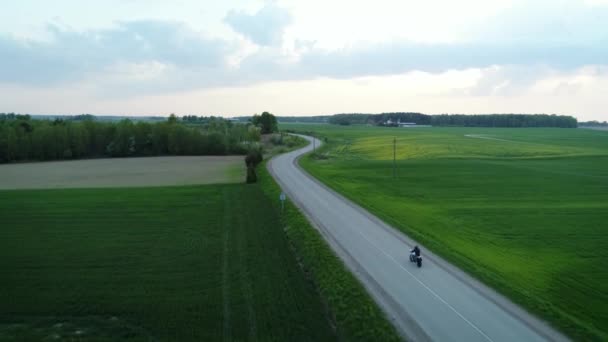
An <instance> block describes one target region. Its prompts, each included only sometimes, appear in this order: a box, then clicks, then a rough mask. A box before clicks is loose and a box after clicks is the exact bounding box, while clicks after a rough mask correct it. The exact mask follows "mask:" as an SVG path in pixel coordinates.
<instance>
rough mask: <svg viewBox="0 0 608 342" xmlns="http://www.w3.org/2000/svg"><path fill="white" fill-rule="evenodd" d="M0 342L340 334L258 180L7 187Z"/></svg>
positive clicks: (0, 198) (0, 194)
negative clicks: (253, 182)
mask: <svg viewBox="0 0 608 342" xmlns="http://www.w3.org/2000/svg"><path fill="white" fill-rule="evenodd" d="M0 217H1V220H2V221H1V224H0V340H2V341H27V340H33V341H41V340H57V339H64V340H74V341H80V340H86V341H106V340H107V341H114V340H119V339H120V340H133V341H138V340H141V341H211V340H225V341H229V340H277V341H287V340H294V339H295V340H314V341H321V340H335V339H336V336H335V333H334V331H333V329H332V327H331V324H330V320H329V319H328V314H327V312H326V311H327V310H326V308H325V305H324V304H323V301H322V300H321V297H320V296H319V294H318V291H317V289H316V288H315V287H314V286H313V284H312V283H311V281H309V280H308V278H307V276H306V274H305V273H304V272H302V270H301V267H300V266H299V265H298V260H297V258H296V257H295V256H294V253H293V252H292V250H291V247H290V244H289V243H288V241H287V237H286V235H285V234H284V233H283V227H282V225H281V223H280V217H279V214H278V211H277V208H276V207H275V206H273V204H272V203H271V202H270V200H269V199H268V197H266V196H265V194H264V192H263V191H262V188H261V187H260V186H259V185H251V186H245V185H242V184H233V185H207V186H190V187H164V188H163V187H158V188H138V189H93V190H91V189H74V190H20V191H0Z"/></svg>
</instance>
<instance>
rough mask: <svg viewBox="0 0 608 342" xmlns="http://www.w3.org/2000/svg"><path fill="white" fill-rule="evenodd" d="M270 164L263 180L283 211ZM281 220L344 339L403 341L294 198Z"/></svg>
mask: <svg viewBox="0 0 608 342" xmlns="http://www.w3.org/2000/svg"><path fill="white" fill-rule="evenodd" d="M266 164H267V161H266V162H264V163H263V164H262V165H261V166H260V168H259V175H260V177H259V182H260V184H261V186H262V190H263V191H264V193H265V194H266V196H268V198H269V199H270V200H271V201H273V203H274V204H275V205H274V208H275V210H276V211H277V212H280V211H281V208H280V203H279V200H278V198H279V194H280V193H281V189H280V187H279V186H278V184H277V183H276V182H275V181H274V179H273V178H272V176H271V175H270V173H269V172H268V170H267V168H266ZM281 222H282V224H283V226H284V227H285V228H284V229H285V234H286V236H287V238H288V240H289V242H290V243H291V245H292V247H293V249H294V251H295V253H296V254H297V256H298V257H299V259H300V263H301V266H302V267H303V268H304V270H305V272H306V273H308V274H309V275H310V278H311V280H312V281H313V282H314V284H315V285H316V286H317V288H318V290H319V292H320V294H321V297H322V298H323V299H324V300H325V301H326V304H327V307H328V308H329V309H328V310H329V311H330V315H331V317H333V320H334V322H335V325H336V330H337V332H338V335H339V337H340V338H342V339H343V340H347V341H400V340H401V338H400V336H399V335H398V333H397V331H396V330H395V328H394V327H393V326H392V325H391V324H390V323H389V321H388V320H387V318H386V316H385V314H384V313H383V312H382V311H381V310H380V308H379V307H378V306H377V304H376V303H375V302H374V300H373V299H372V298H371V297H370V295H369V294H368V293H367V291H366V290H365V289H364V287H363V286H362V285H361V283H360V282H359V281H358V280H357V279H356V278H355V276H354V275H353V274H352V273H351V272H350V271H349V270H348V269H347V268H346V266H345V265H344V263H343V262H342V261H341V260H340V259H339V258H338V257H337V256H336V255H335V254H334V252H333V251H332V250H331V248H330V246H329V245H328V244H327V242H326V241H325V240H324V239H323V237H322V236H321V234H320V233H319V232H318V231H317V230H316V229H315V228H313V227H312V226H311V224H310V223H309V222H308V220H307V219H306V217H305V216H304V215H303V214H302V213H301V212H300V211H299V210H298V208H297V207H296V206H295V205H294V204H293V203H292V202H291V201H286V203H285V208H284V210H283V213H282V214H281Z"/></svg>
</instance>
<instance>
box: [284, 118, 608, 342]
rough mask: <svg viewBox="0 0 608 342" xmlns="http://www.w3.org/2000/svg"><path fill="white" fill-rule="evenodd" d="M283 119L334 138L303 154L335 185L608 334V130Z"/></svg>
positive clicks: (550, 312)
mask: <svg viewBox="0 0 608 342" xmlns="http://www.w3.org/2000/svg"><path fill="white" fill-rule="evenodd" d="M282 128H283V129H295V130H298V131H300V132H305V131H314V132H315V134H318V135H320V136H323V137H327V139H328V144H327V145H326V146H324V147H323V148H322V149H321V150H320V151H319V152H318V153H317V154H316V155H315V156H308V157H306V158H303V159H302V161H301V164H302V165H303V166H304V168H305V169H307V170H308V171H309V172H310V173H312V174H313V175H314V176H316V177H317V178H319V179H320V180H322V181H323V182H325V183H326V184H328V185H329V186H331V187H332V188H334V189H336V190H337V191H339V192H341V193H343V194H345V195H346V196H347V197H349V198H350V199H352V200H354V201H355V202H357V203H359V204H361V205H362V206H364V207H366V208H368V209H369V210H370V211H372V212H373V213H375V214H377V215H378V216H379V217H381V218H383V219H384V220H385V221H387V222H388V223H390V224H392V225H394V226H396V227H398V228H399V229H401V230H403V231H404V232H405V233H407V234H408V235H410V236H411V237H413V238H415V239H417V240H419V241H420V242H422V243H423V244H424V245H425V246H427V247H428V248H431V249H432V250H433V251H434V252H436V253H438V254H440V255H442V256H444V257H446V258H448V259H449V260H451V261H452V262H454V263H456V264H457V265H459V266H460V267H462V268H463V269H465V270H466V271H468V272H470V273H472V274H474V275H475V276H477V277H479V278H480V279H482V280H483V281H485V282H486V283H488V284H490V285H491V286H493V287H495V288H497V289H498V290H499V291H501V292H502V293H504V294H506V295H508V296H510V297H511V298H513V299H514V300H515V301H516V302H518V303H521V304H523V305H524V306H525V307H527V308H529V309H530V310H532V311H534V312H536V313H539V314H540V315H541V316H543V317H544V318H546V319H548V320H549V321H551V322H552V323H553V324H555V325H556V326H558V327H559V328H560V329H561V330H563V331H565V332H566V333H568V334H569V335H570V336H572V337H574V338H577V339H586V340H589V339H595V340H607V339H608V267H607V266H606V265H608V230H607V229H606V227H607V222H608V132H600V131H592V130H582V129H498V128H493V129H492V128H415V129H399V128H379V127H364V126H358V127H357V126H354V127H339V126H330V125H283V126H282ZM394 137H396V138H397V159H398V161H397V177H396V178H393V169H392V166H393V161H392V158H393V150H392V143H393V138H394Z"/></svg>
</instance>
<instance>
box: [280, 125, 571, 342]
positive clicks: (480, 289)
mask: <svg viewBox="0 0 608 342" xmlns="http://www.w3.org/2000/svg"><path fill="white" fill-rule="evenodd" d="M298 136H300V137H303V138H310V137H308V136H305V135H299V134H298ZM312 139H316V138H312ZM307 140H308V139H307ZM309 141H310V140H309ZM316 141H317V143H318V144H317V146H321V144H322V142H321V141H320V140H318V139H316ZM309 153H310V152H306V153H302V154H300V155H299V156H297V157H296V158H295V159H294V162H293V163H294V165H295V167H296V168H297V169H298V170H299V171H301V172H302V173H303V174H304V175H305V176H306V177H308V179H310V180H312V181H313V182H315V183H316V184H318V185H319V186H321V187H322V188H324V189H325V190H327V191H329V192H330V193H331V194H333V195H335V196H336V197H338V198H340V199H341V200H342V201H343V202H344V203H345V204H347V205H348V206H350V207H351V208H353V209H355V210H357V211H358V212H359V213H361V214H363V215H365V216H366V217H367V218H368V219H370V220H372V221H374V222H375V223H377V224H378V225H379V226H380V227H382V228H383V229H384V230H385V231H386V232H388V233H389V234H391V235H393V236H395V237H396V238H398V239H399V240H401V241H402V242H404V243H406V244H407V245H409V246H415V245H418V246H421V247H422V248H424V250H425V258H427V259H429V260H431V261H432V262H433V263H434V264H436V265H437V266H439V267H441V268H442V269H444V270H445V271H446V272H448V273H450V274H451V275H453V276H454V277H455V278H457V279H458V280H460V281H461V282H463V283H464V284H466V285H468V286H469V287H471V288H472V289H473V290H475V291H476V292H477V293H479V294H480V295H482V296H483V297H484V298H486V299H488V300H489V301H491V302H493V303H494V304H496V305H497V306H498V307H500V308H501V309H503V310H505V311H506V312H507V313H509V314H510V315H511V316H512V317H514V318H515V319H517V320H519V321H520V322H522V323H523V324H525V325H526V326H528V327H529V328H530V329H532V330H534V331H535V332H536V333H538V334H539V335H541V336H543V337H544V338H546V339H547V340H550V341H558V342H566V341H571V340H570V338H568V337H567V336H566V335H564V334H563V333H562V332H560V331H558V330H557V329H556V328H554V327H553V326H552V325H550V324H549V322H547V321H546V320H544V319H542V318H540V317H538V316H536V315H534V314H532V313H530V312H529V311H527V310H526V309H525V308H523V307H521V306H520V305H518V304H516V303H514V302H513V301H511V300H510V299H509V298H508V297H506V296H504V295H502V294H500V293H499V292H497V291H496V290H494V289H493V288H491V287H489V286H488V285H486V284H484V283H482V282H481V281H480V280H477V279H476V278H474V277H473V276H471V275H470V274H468V273H466V272H465V271H463V270H461V269H460V268H458V267H456V266H454V265H452V264H451V263H450V262H448V261H446V260H445V259H443V258H442V257H440V256H438V255H437V254H435V253H433V252H431V251H430V250H429V249H428V248H425V247H424V245H423V244H421V243H418V242H416V241H415V240H414V239H412V238H410V237H409V236H407V235H405V234H404V233H403V232H401V231H400V230H398V229H396V228H394V227H393V226H391V225H389V224H387V223H386V222H384V221H383V220H381V219H380V218H378V217H377V216H375V215H373V214H372V213H370V212H369V211H367V210H366V209H364V208H363V207H361V206H359V205H358V204H356V203H354V202H353V201H351V200H350V199H348V198H346V197H345V196H344V195H342V194H340V193H338V192H336V191H335V190H333V189H331V188H330V187H329V186H327V185H325V184H324V183H323V182H321V181H320V180H318V179H317V178H315V177H314V176H312V175H311V174H309V173H308V172H307V171H306V170H305V169H304V168H303V167H302V166H300V163H299V161H300V158H302V157H304V156H306V155H307V154H309ZM273 177H274V175H273ZM298 208H300V206H298ZM307 217H308V215H307Z"/></svg>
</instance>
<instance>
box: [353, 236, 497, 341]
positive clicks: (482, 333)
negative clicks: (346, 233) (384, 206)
mask: <svg viewBox="0 0 608 342" xmlns="http://www.w3.org/2000/svg"><path fill="white" fill-rule="evenodd" d="M357 233H359V235H361V236H362V237H363V238H364V239H365V240H366V241H367V242H369V244H370V245H372V246H373V247H374V248H376V249H377V250H379V251H380V252H381V253H382V254H384V255H386V257H387V258H389V259H390V260H392V261H393V262H394V263H395V264H397V266H399V268H401V269H402V270H404V271H405V272H407V273H408V274H409V275H410V276H412V278H414V279H415V280H416V281H417V282H418V283H420V285H422V286H423V287H424V288H425V289H427V290H428V291H429V292H430V293H431V294H432V295H433V296H435V298H437V299H439V301H441V302H442V303H443V304H445V305H446V306H447V307H448V308H450V310H452V311H453V312H454V313H455V314H456V315H458V316H459V317H460V318H462V319H463V320H464V321H465V322H467V323H468V324H469V325H470V326H471V327H472V328H473V329H475V330H476V331H477V332H478V333H480V334H481V335H482V336H483V337H485V338H486V339H487V340H488V341H490V342H494V340H492V339H491V338H490V336H488V335H486V334H485V333H484V332H483V331H481V329H479V328H478V327H477V326H476V325H475V324H473V323H472V322H471V321H469V320H468V319H466V317H464V316H463V315H462V314H461V313H460V312H458V310H456V308H454V307H453V306H452V305H450V303H448V302H447V301H446V300H445V299H443V298H442V297H441V296H440V295H438V294H437V293H436V292H435V291H433V290H432V289H431V288H430V287H428V286H427V285H426V284H425V283H424V282H423V281H422V280H420V279H418V277H416V276H415V275H414V274H413V273H412V272H410V271H408V270H407V269H406V268H405V267H403V265H401V263H400V262H398V261H397V260H396V259H395V258H394V257H393V256H392V255H390V254H388V253H386V252H385V251H383V250H382V249H380V248H379V247H378V246H376V245H375V244H374V243H373V242H372V241H371V240H370V239H369V238H368V237H367V236H365V234H363V233H362V232H360V231H359V230H357Z"/></svg>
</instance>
